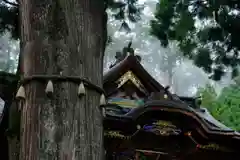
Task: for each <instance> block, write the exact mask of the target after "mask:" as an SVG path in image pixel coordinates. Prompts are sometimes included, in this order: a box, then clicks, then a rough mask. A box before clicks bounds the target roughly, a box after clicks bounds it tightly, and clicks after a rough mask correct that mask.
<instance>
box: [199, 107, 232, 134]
mask: <svg viewBox="0 0 240 160" xmlns="http://www.w3.org/2000/svg"><path fill="white" fill-rule="evenodd" d="M201 109H203V110H204V111H196V113H197V114H198V115H199V116H201V117H202V118H203V119H205V120H206V121H207V122H208V123H211V124H213V125H214V126H215V127H216V128H219V129H221V130H226V131H233V129H231V128H229V127H227V126H225V125H224V124H222V123H221V122H219V121H218V120H216V119H215V118H214V117H213V116H212V115H211V113H210V112H209V111H208V110H207V108H204V107H203V108H201Z"/></svg>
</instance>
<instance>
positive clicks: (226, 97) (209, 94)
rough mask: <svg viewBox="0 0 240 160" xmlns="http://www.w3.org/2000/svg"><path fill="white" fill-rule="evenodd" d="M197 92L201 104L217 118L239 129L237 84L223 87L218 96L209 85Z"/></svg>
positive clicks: (239, 99) (238, 87)
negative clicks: (200, 97)
mask: <svg viewBox="0 0 240 160" xmlns="http://www.w3.org/2000/svg"><path fill="white" fill-rule="evenodd" d="M199 94H201V95H202V97H203V103H202V105H203V106H204V107H206V108H207V109H208V110H209V111H210V112H211V114H212V115H213V116H214V117H215V118H216V119H217V120H219V121H220V122H222V123H223V124H225V125H226V126H228V127H230V128H232V129H235V130H237V131H240V86H239V85H238V84H233V85H230V86H229V87H226V88H224V89H223V90H222V92H221V94H220V96H218V97H217V95H216V92H215V91H214V88H213V87H212V86H211V85H208V86H207V87H206V88H201V89H200V90H199Z"/></svg>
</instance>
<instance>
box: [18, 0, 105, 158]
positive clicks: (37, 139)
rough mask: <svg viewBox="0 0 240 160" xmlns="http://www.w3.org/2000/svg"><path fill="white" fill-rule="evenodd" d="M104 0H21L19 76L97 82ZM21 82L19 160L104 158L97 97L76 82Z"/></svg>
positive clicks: (100, 66)
mask: <svg viewBox="0 0 240 160" xmlns="http://www.w3.org/2000/svg"><path fill="white" fill-rule="evenodd" d="M104 12H105V11H104V3H103V0H20V13H21V19H22V25H21V36H22V40H23V42H22V44H23V46H24V47H23V50H24V51H23V59H22V63H23V72H24V77H26V76H32V75H60V74H62V75H64V76H79V77H84V78H87V79H88V80H90V81H91V82H92V83H94V84H96V85H99V86H102V73H103V55H104V53H103V51H104V49H103V48H104V46H105V44H104V39H105V38H106V35H105V33H106V32H104V31H103V27H104V26H106V21H104V17H103V16H104ZM45 87H46V83H43V82H38V81H32V82H30V83H29V84H27V85H25V89H26V100H25V103H24V105H23V108H22V111H21V113H22V119H21V149H20V159H21V160H100V159H102V158H103V127H102V116H101V112H100V110H99V109H98V106H99V99H100V95H99V93H97V92H96V91H92V90H88V89H87V88H86V90H87V93H86V96H84V97H82V98H79V97H78V96H77V89H78V85H76V84H74V83H72V82H57V83H54V93H53V97H52V98H48V97H47V95H46V94H45Z"/></svg>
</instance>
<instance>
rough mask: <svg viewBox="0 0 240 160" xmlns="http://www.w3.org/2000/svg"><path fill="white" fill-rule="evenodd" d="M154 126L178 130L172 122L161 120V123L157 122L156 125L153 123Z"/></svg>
mask: <svg viewBox="0 0 240 160" xmlns="http://www.w3.org/2000/svg"><path fill="white" fill-rule="evenodd" d="M153 124H155V125H158V126H164V127H171V128H177V127H176V126H175V125H173V124H172V122H169V121H162V120H159V121H157V122H156V123H153Z"/></svg>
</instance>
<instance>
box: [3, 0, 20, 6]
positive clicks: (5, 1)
mask: <svg viewBox="0 0 240 160" xmlns="http://www.w3.org/2000/svg"><path fill="white" fill-rule="evenodd" d="M2 1H3V2H4V3H6V4H9V5H12V6H15V7H18V6H19V4H17V3H13V2H9V1H8V0H2Z"/></svg>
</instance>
